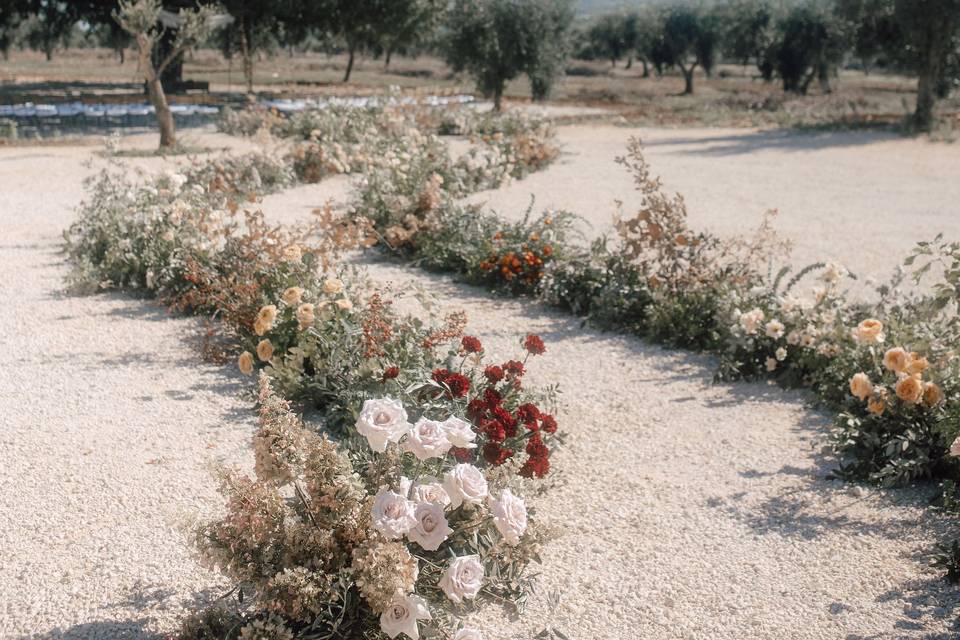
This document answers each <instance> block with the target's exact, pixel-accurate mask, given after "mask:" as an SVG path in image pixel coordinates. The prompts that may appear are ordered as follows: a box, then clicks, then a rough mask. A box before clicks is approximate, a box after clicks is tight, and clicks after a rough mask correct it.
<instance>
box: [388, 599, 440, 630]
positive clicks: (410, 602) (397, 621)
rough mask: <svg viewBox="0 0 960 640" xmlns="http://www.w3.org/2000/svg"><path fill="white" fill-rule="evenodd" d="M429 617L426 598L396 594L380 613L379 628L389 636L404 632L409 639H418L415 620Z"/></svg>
mask: <svg viewBox="0 0 960 640" xmlns="http://www.w3.org/2000/svg"><path fill="white" fill-rule="evenodd" d="M429 619H430V610H429V609H428V608H427V602H426V600H424V599H423V598H421V597H420V596H415V595H409V596H397V598H396V599H395V600H394V601H393V602H391V603H390V604H389V605H388V606H387V608H386V609H384V610H383V613H381V614H380V630H381V631H383V632H384V633H385V634H387V635H388V636H390V637H391V638H396V637H397V636H398V635H400V634H401V633H405V634H407V636H408V637H409V638H411V640H420V629H419V628H418V627H417V620H429Z"/></svg>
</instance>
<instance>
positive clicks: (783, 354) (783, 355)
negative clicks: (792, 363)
mask: <svg viewBox="0 0 960 640" xmlns="http://www.w3.org/2000/svg"><path fill="white" fill-rule="evenodd" d="M774 355H776V356H777V360H779V361H780V362H783V361H784V360H786V359H787V350H786V349H784V348H783V347H780V348H778V349H777V351H776V353H775V354H774Z"/></svg>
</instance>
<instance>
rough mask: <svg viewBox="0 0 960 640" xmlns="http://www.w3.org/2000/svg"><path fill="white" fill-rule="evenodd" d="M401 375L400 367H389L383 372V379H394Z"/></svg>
mask: <svg viewBox="0 0 960 640" xmlns="http://www.w3.org/2000/svg"><path fill="white" fill-rule="evenodd" d="M399 375H400V367H387V369H386V370H385V371H384V372H383V381H384V382H386V381H387V380H393V379H394V378H396V377H397V376H399Z"/></svg>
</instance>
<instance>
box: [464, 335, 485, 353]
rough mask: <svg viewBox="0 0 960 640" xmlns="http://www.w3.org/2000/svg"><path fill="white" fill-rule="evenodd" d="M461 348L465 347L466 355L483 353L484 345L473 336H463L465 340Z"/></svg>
mask: <svg viewBox="0 0 960 640" xmlns="http://www.w3.org/2000/svg"><path fill="white" fill-rule="evenodd" d="M460 346H462V347H463V350H464V351H465V352H466V353H480V352H481V351H483V345H481V344H480V340H479V339H477V338H474V337H473V336H463V339H462V340H461V341H460Z"/></svg>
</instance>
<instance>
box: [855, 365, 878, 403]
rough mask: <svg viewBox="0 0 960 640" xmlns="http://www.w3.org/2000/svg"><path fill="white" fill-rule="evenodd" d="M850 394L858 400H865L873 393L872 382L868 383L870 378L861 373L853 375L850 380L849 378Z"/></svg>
mask: <svg viewBox="0 0 960 640" xmlns="http://www.w3.org/2000/svg"><path fill="white" fill-rule="evenodd" d="M850 393H851V394H853V395H854V396H856V397H857V398H860V400H866V399H867V398H869V397H870V395H871V394H872V393H873V382H871V381H870V376H868V375H867V374H865V373H863V372H862V371H861V372H860V373H855V374H854V375H853V377H852V378H850Z"/></svg>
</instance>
